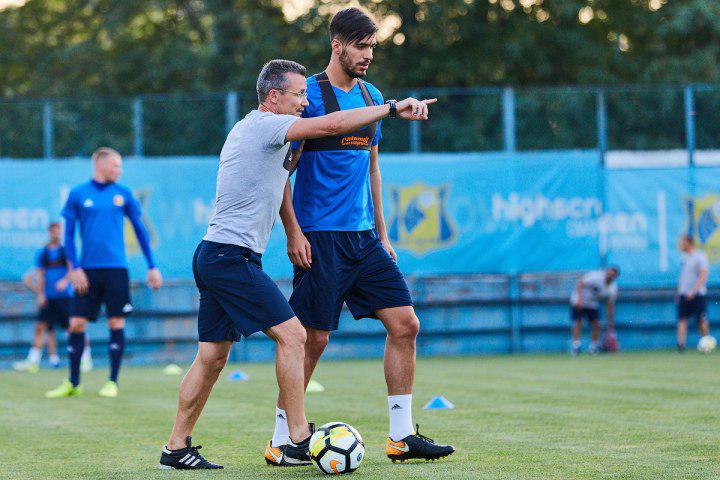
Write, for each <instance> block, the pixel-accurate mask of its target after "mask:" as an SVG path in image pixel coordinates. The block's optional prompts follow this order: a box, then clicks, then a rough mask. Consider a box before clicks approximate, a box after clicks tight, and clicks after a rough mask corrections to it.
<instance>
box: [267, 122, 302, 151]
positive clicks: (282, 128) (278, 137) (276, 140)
mask: <svg viewBox="0 0 720 480" xmlns="http://www.w3.org/2000/svg"><path fill="white" fill-rule="evenodd" d="M298 120H300V119H299V118H298V117H296V116H295V115H268V116H267V117H265V118H263V120H262V126H261V127H260V131H261V132H263V133H262V134H263V135H264V136H265V139H264V144H265V148H268V149H271V150H276V149H278V148H280V147H282V146H283V145H285V143H286V142H285V136H286V135H287V131H288V130H289V129H290V126H291V125H292V124H293V123H295V122H297V121H298Z"/></svg>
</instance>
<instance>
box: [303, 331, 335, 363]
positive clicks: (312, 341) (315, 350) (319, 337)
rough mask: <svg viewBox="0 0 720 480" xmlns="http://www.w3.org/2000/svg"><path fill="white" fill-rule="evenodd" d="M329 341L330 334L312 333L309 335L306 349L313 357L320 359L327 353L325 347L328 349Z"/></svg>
mask: <svg viewBox="0 0 720 480" xmlns="http://www.w3.org/2000/svg"><path fill="white" fill-rule="evenodd" d="M329 341H330V332H324V331H319V330H314V331H310V332H308V334H307V343H306V349H307V350H308V352H310V353H311V354H312V355H313V356H317V357H319V356H320V355H322V353H323V352H324V351H325V347H327V345H328V342H329Z"/></svg>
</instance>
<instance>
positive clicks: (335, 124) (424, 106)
mask: <svg viewBox="0 0 720 480" xmlns="http://www.w3.org/2000/svg"><path fill="white" fill-rule="evenodd" d="M435 102H437V98H430V99H427V100H417V99H415V98H412V97H410V98H406V99H405V100H402V101H399V102H397V104H396V108H397V116H398V118H403V119H405V120H427V119H428V113H429V112H428V105H430V104H432V103H435ZM388 115H390V105H389V104H387V103H386V104H385V105H376V106H372V107H363V108H353V109H351V110H340V111H337V112H333V113H330V114H328V115H323V116H321V117H313V118H301V119H300V120H298V121H297V122H295V123H293V124H292V125H291V126H290V128H289V129H288V131H287V133H286V134H285V140H286V141H288V142H294V141H300V140H305V139H308V138H320V137H331V136H333V135H342V134H344V133H350V132H354V131H355V130H357V129H359V128H360V127H364V126H365V125H370V124H371V123H375V122H377V121H378V120H381V119H383V118H385V117H387V116H388Z"/></svg>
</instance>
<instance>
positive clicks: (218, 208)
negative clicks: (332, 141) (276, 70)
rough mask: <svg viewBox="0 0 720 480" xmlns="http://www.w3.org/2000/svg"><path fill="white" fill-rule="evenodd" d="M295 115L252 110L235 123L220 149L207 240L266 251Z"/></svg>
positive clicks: (279, 199)
mask: <svg viewBox="0 0 720 480" xmlns="http://www.w3.org/2000/svg"><path fill="white" fill-rule="evenodd" d="M297 120H299V118H298V117H296V116H293V115H278V114H274V113H272V112H261V111H259V110H253V111H252V112H250V113H248V114H247V115H246V116H245V118H243V119H242V120H240V121H239V122H238V123H236V124H235V126H234V127H233V129H232V130H231V131H230V133H229V134H228V137H227V140H225V145H223V148H222V151H221V152H220V168H219V170H218V176H217V191H216V196H215V208H214V211H213V216H212V219H211V220H210V226H209V227H208V229H207V233H206V234H205V237H204V239H205V240H209V241H212V242H218V243H227V244H232V245H239V246H241V247H247V248H249V249H250V250H252V251H254V252H257V253H260V254H262V253H264V252H265V247H266V246H267V243H268V239H269V238H270V232H271V231H272V228H273V225H274V224H275V218H276V217H277V215H278V212H279V211H280V204H281V203H282V197H283V191H284V189H285V183H286V182H287V179H288V175H289V171H288V170H287V164H285V162H286V160H289V159H288V155H290V144H289V143H285V134H286V133H287V131H288V129H289V128H290V125H292V124H293V123H294V122H296V121H297Z"/></svg>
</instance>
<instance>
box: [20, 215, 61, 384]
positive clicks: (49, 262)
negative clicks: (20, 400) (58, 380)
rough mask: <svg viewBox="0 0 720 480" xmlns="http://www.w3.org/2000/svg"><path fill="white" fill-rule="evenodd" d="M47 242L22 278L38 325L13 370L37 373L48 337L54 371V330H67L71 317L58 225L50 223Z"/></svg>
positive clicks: (56, 364) (59, 226)
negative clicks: (32, 299) (32, 294)
mask: <svg viewBox="0 0 720 480" xmlns="http://www.w3.org/2000/svg"><path fill="white" fill-rule="evenodd" d="M48 234H49V235H50V240H49V241H48V243H47V245H45V246H44V247H43V248H41V249H40V250H38V252H37V255H36V258H35V270H34V271H33V272H32V273H29V274H28V275H26V276H25V277H24V278H23V283H24V284H25V285H26V286H27V287H28V288H29V289H30V290H32V291H33V292H35V299H36V303H37V306H38V309H39V311H38V322H37V324H35V335H34V338H33V346H32V348H30V351H29V352H28V356H27V359H25V360H23V361H22V362H16V363H14V364H13V368H14V369H15V370H20V371H28V372H37V371H38V368H39V365H40V359H41V358H42V349H43V344H44V343H45V338H46V337H47V348H48V355H49V356H50V364H51V365H52V366H53V367H54V368H57V367H58V366H59V365H60V358H59V357H58V355H57V335H56V332H55V327H56V326H57V327H59V328H60V329H62V330H66V329H67V328H68V319H69V318H70V299H71V298H72V287H71V285H70V279H69V277H68V268H67V259H66V257H65V249H64V248H63V246H62V244H61V243H60V240H61V239H62V227H61V225H60V223H59V222H51V223H50V226H49V227H48Z"/></svg>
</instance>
